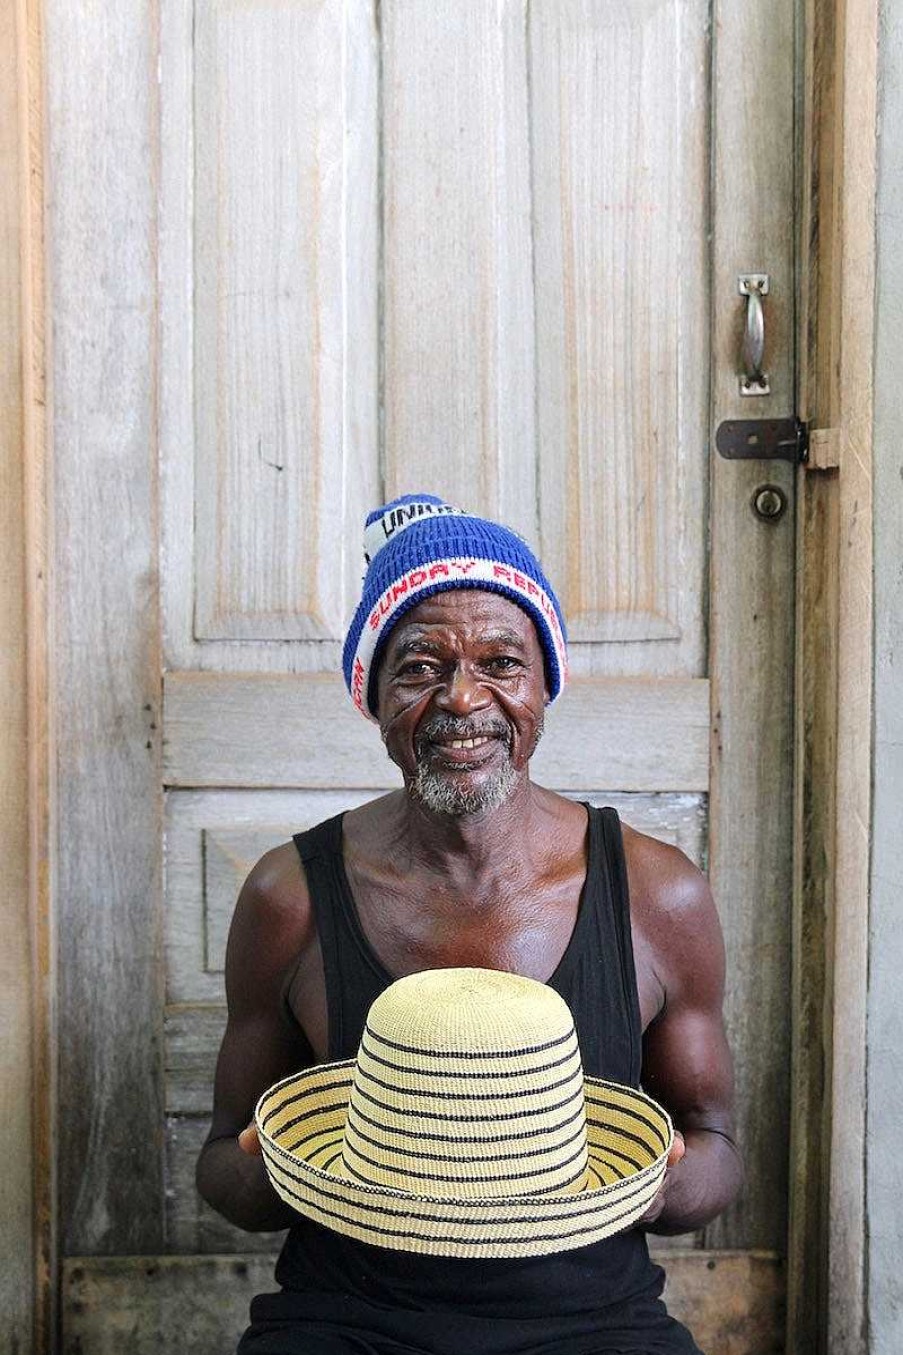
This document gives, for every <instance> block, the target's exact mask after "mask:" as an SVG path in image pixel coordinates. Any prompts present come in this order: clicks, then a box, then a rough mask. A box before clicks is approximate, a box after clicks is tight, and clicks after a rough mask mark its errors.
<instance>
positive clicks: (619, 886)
mask: <svg viewBox="0 0 903 1355" xmlns="http://www.w3.org/2000/svg"><path fill="white" fill-rule="evenodd" d="M598 814H599V818H598V822H599V824H600V827H601V830H602V839H603V843H604V851H605V860H606V864H607V866H608V871H609V879H610V883H611V901H612V920H613V922H614V926H615V930H616V932H617V938H618V958H619V960H620V965H621V982H622V984H623V989H624V1002H625V1005H626V1014H627V1023H628V1031H629V1039H630V1048H631V1063H632V1065H633V1074H634V1075H633V1077H632V1078H631V1082H633V1083H635V1084H637V1085H638V1084H639V1080H640V1071H641V1069H642V1066H643V1021H642V1017H641V1015H640V996H639V991H638V989H637V980H636V964H635V961H634V956H633V932H632V930H631V926H630V887H629V885H628V882H627V858H626V857H625V855H624V835H623V833H622V832H621V820H620V818H619V817H618V811H617V810H616V809H612V808H611V806H610V805H606V806H605V807H604V808H603V809H600V810H599V811H598Z"/></svg>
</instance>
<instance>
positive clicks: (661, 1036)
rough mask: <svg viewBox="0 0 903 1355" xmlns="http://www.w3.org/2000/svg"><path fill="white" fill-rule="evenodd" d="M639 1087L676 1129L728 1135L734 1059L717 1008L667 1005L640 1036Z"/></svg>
mask: <svg viewBox="0 0 903 1355" xmlns="http://www.w3.org/2000/svg"><path fill="white" fill-rule="evenodd" d="M643 1085H644V1087H645V1089H646V1091H648V1092H649V1094H650V1096H654V1097H655V1099H656V1100H657V1101H660V1102H661V1103H662V1105H664V1106H665V1107H666V1109H667V1110H668V1111H669V1112H670V1113H671V1115H672V1116H673V1118H674V1119H675V1121H676V1123H677V1126H678V1128H680V1129H683V1130H691V1129H711V1130H716V1131H718V1132H719V1133H721V1134H726V1135H728V1136H730V1135H731V1134H732V1132H733V1110H734V1076H733V1063H732V1060H731V1054H730V1049H729V1047H728V1043H727V1036H726V1034H725V1030H724V1022H723V1020H722V1016H721V1011H720V1008H718V1009H712V1008H708V1009H705V1008H703V1009H700V1008H694V1007H681V1008H677V1009H675V1010H671V1011H669V1010H668V1009H667V1008H666V1009H665V1011H664V1013H663V1014H662V1016H661V1017H659V1019H658V1020H657V1021H655V1022H653V1024H652V1025H651V1026H650V1027H649V1029H648V1030H647V1031H646V1034H645V1036H644V1038H643Z"/></svg>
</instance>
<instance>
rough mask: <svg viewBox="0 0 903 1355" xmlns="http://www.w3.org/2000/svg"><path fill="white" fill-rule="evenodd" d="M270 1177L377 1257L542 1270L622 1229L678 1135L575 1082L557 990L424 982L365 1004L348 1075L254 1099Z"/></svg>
mask: <svg viewBox="0 0 903 1355" xmlns="http://www.w3.org/2000/svg"><path fill="white" fill-rule="evenodd" d="M256 1122H257V1127H258V1131H259V1134H260V1140H261V1145H262V1147H263V1153H264V1160H265V1163H266V1167H267V1171H268V1173H269V1176H270V1180H271V1181H272V1183H273V1185H274V1187H275V1189H276V1190H277V1192H278V1193H279V1194H280V1195H281V1196H282V1198H283V1199H284V1200H285V1201H286V1202H287V1203H288V1204H290V1205H291V1206H293V1207H294V1208H295V1209H297V1210H299V1211H300V1212H301V1213H303V1214H307V1215H309V1216H310V1217H311V1218H313V1219H315V1220H316V1221H317V1222H319V1223H322V1224H323V1225H324V1226H326V1227H328V1228H332V1229H334V1230H336V1231H338V1232H341V1233H345V1234H348V1235H350V1236H352V1237H356V1238H359V1239H360V1240H361V1241H364V1242H369V1243H372V1244H374V1245H377V1246H385V1247H392V1248H395V1249H398V1250H403V1251H413V1252H420V1253H425V1254H429V1255H436V1256H462V1257H464V1256H470V1257H473V1256H487V1257H514V1256H537V1255H545V1254H547V1253H551V1252H556V1251H563V1250H567V1249H568V1248H572V1247H582V1246H586V1245H587V1244H588V1243H591V1242H596V1241H599V1240H601V1239H602V1238H604V1237H608V1236H609V1235H610V1234H612V1233H614V1232H618V1231H620V1230H621V1229H623V1228H626V1227H629V1226H630V1224H632V1223H634V1222H635V1221H636V1220H637V1219H638V1218H639V1217H640V1216H641V1215H642V1214H643V1213H644V1211H645V1210H646V1208H647V1207H648V1205H649V1203H650V1202H651V1200H652V1199H653V1197H654V1195H655V1193H656V1191H657V1190H658V1187H659V1184H660V1182H661V1179H662V1175H663V1173H664V1170H665V1163H666V1159H667V1154H668V1150H669V1148H670V1146H671V1142H672V1138H673V1134H672V1128H671V1122H670V1120H669V1118H668V1116H667V1115H666V1114H665V1112H664V1111H663V1110H662V1109H661V1108H660V1107H659V1106H657V1105H656V1103H655V1102H654V1101H652V1100H651V1099H650V1098H649V1097H647V1096H645V1095H644V1094H643V1093H642V1092H638V1091H634V1090H632V1089H630V1088H627V1087H621V1086H618V1085H617V1084H615V1083H608V1082H604V1081H602V1080H600V1079H595V1078H585V1077H584V1075H583V1070H582V1066H581V1063H580V1051H579V1048H578V1045H577V1037H576V1033H575V1031H574V1025H573V1020H572V1018H571V1013H570V1011H569V1010H568V1007H567V1005H566V1004H565V1003H564V1001H563V1000H562V999H561V998H560V997H559V996H558V994H557V993H555V992H554V991H553V990H552V989H550V988H548V987H546V986H545V985H543V984H539V983H535V982H534V981H533V980H531V979H523V978H519V977H517V976H515V975H510V974H498V973H495V972H494V971H489V970H431V971H427V972H426V973H424V974H415V975H411V976H409V977H408V978H406V979H401V980H399V982H398V983H395V984H393V985H392V986H391V987H390V988H388V989H387V990H386V991H385V992H384V993H382V994H381V996H380V997H379V998H377V1000H376V1002H375V1003H374V1004H373V1006H372V1008H371V1010H370V1013H369V1016H368V1020H367V1026H366V1029H365V1031H364V1035H363V1038H362V1041H361V1046H360V1050H359V1053H358V1057H357V1059H356V1060H352V1061H345V1062H342V1063H334V1064H325V1065H321V1066H319V1067H317V1068H313V1069H309V1070H306V1071H305V1072H303V1073H300V1074H298V1075H296V1076H294V1077H290V1078H286V1079H284V1080H283V1081H282V1082H279V1083H277V1084H276V1086H275V1087H272V1088H270V1090H269V1091H268V1092H266V1093H265V1094H264V1096H262V1097H261V1099H260V1102H259V1103H258V1106H257V1111H256Z"/></svg>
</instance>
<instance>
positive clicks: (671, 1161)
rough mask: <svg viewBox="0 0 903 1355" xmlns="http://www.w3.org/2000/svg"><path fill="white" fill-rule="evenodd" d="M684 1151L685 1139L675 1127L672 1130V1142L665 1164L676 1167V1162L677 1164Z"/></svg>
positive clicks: (685, 1148) (685, 1146) (685, 1147)
mask: <svg viewBox="0 0 903 1355" xmlns="http://www.w3.org/2000/svg"><path fill="white" fill-rule="evenodd" d="M686 1151H687V1145H686V1141H685V1139H684V1136H683V1134H682V1133H681V1132H680V1130H679V1129H675V1131H674V1142H673V1143H672V1144H671V1148H670V1150H669V1152H668V1162H667V1165H668V1166H669V1167H676V1166H677V1164H678V1162H679V1161H680V1160H681V1158H682V1157H683V1156H684V1154H685V1153H686Z"/></svg>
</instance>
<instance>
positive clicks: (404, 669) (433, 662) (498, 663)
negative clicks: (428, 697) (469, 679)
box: [396, 654, 523, 678]
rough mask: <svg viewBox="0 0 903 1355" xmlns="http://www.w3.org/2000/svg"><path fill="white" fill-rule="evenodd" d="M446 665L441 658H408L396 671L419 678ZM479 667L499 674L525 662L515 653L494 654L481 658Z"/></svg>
mask: <svg viewBox="0 0 903 1355" xmlns="http://www.w3.org/2000/svg"><path fill="white" fill-rule="evenodd" d="M444 667H445V665H444V664H443V663H442V662H441V661H440V660H439V659H408V660H407V661H406V662H404V663H402V664H400V665H399V667H398V669H397V670H396V671H397V674H398V676H399V677H403V678H405V677H409V678H418V677H429V676H432V675H433V674H435V673H440V672H441V671H442V669H443V668H444ZM478 667H480V668H482V669H483V670H484V671H486V672H488V673H493V674H496V675H499V674H505V673H511V672H514V671H515V669H518V668H522V667H523V663H522V661H521V660H520V659H518V658H515V657H514V655H513V654H493V655H491V656H490V657H488V658H485V659H480V660H479V663H478Z"/></svg>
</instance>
